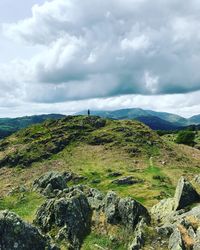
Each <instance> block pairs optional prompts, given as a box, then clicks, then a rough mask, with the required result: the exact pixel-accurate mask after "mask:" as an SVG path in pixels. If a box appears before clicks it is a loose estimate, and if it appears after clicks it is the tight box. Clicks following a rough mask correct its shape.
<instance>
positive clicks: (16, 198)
mask: <svg viewBox="0 0 200 250" xmlns="http://www.w3.org/2000/svg"><path fill="white" fill-rule="evenodd" d="M43 202H44V198H43V197H41V196H40V195H39V194H37V193H35V192H23V193H16V194H13V195H10V196H6V197H4V198H3V199H0V210H6V209H8V210H10V211H12V212H15V213H16V214H18V215H19V216H20V217H21V218H23V219H24V220H26V221H29V222H32V221H33V219H34V215H35V212H36V210H37V209H38V207H39V206H40V205H41V204H42V203H43Z"/></svg>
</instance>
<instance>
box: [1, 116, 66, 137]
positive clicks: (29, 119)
mask: <svg viewBox="0 0 200 250" xmlns="http://www.w3.org/2000/svg"><path fill="white" fill-rule="evenodd" d="M63 117H65V116H64V115H60V114H48V115H34V116H24V117H19V118H0V139H2V138H4V137H6V136H9V135H11V134H12V133H14V132H16V131H18V130H20V129H22V128H26V127H28V126H30V125H32V124H36V123H41V122H43V121H45V120H48V119H54V120H55V119H59V118H63Z"/></svg>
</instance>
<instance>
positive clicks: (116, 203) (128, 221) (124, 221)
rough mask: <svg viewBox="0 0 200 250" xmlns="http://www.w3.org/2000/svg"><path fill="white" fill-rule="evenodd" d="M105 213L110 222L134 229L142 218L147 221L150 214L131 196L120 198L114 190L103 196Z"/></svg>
mask: <svg viewBox="0 0 200 250" xmlns="http://www.w3.org/2000/svg"><path fill="white" fill-rule="evenodd" d="M105 215H106V219H107V222H108V223H110V224H121V225H124V226H126V227H127V228H129V229H134V228H135V227H136V225H137V224H138V222H139V221H140V220H141V219H142V218H143V219H144V220H145V221H146V222H147V223H149V222H150V216H149V213H148V211H147V209H146V208H145V207H144V206H142V205H141V204H140V203H139V202H137V201H135V200H134V199H131V198H124V199H120V198H119V197H118V196H117V195H116V194H115V193H114V192H109V193H108V194H107V195H106V197H105Z"/></svg>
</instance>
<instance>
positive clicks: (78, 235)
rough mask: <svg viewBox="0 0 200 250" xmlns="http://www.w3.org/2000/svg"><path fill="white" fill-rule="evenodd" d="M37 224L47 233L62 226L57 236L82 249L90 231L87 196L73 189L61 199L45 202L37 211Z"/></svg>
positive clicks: (73, 247) (75, 247)
mask: <svg viewBox="0 0 200 250" xmlns="http://www.w3.org/2000/svg"><path fill="white" fill-rule="evenodd" d="M35 224H36V225H38V226H39V227H40V228H41V230H42V231H43V232H45V233H46V232H49V231H50V230H51V229H53V228H55V227H57V228H60V231H59V233H58V235H57V238H58V239H59V240H65V241H67V242H69V243H70V245H71V248H72V249H80V247H81V243H82V240H83V239H84V237H85V236H86V235H87V234H88V233H89V231H90V224H91V208H90V206H89V203H88V200H87V198H86V196H85V195H84V194H83V193H82V192H81V191H79V190H73V191H72V192H70V193H68V194H66V195H65V196H64V197H62V198H60V199H51V200H48V201H47V202H45V203H44V204H43V205H42V206H41V207H40V208H39V210H38V211H37V215H36V220H35ZM69 248H70V247H69Z"/></svg>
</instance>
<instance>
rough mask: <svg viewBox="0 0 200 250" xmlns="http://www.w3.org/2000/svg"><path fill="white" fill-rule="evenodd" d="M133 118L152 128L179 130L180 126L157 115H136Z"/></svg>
mask: <svg viewBox="0 0 200 250" xmlns="http://www.w3.org/2000/svg"><path fill="white" fill-rule="evenodd" d="M135 120H138V121H140V122H143V123H144V124H146V125H147V126H149V127H150V128H151V129H153V130H166V131H174V130H179V129H180V128H182V127H180V126H177V125H175V124H174V123H171V122H168V121H165V120H163V119H160V118H159V117H157V116H151V117H150V116H140V117H137V118H136V119H135Z"/></svg>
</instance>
